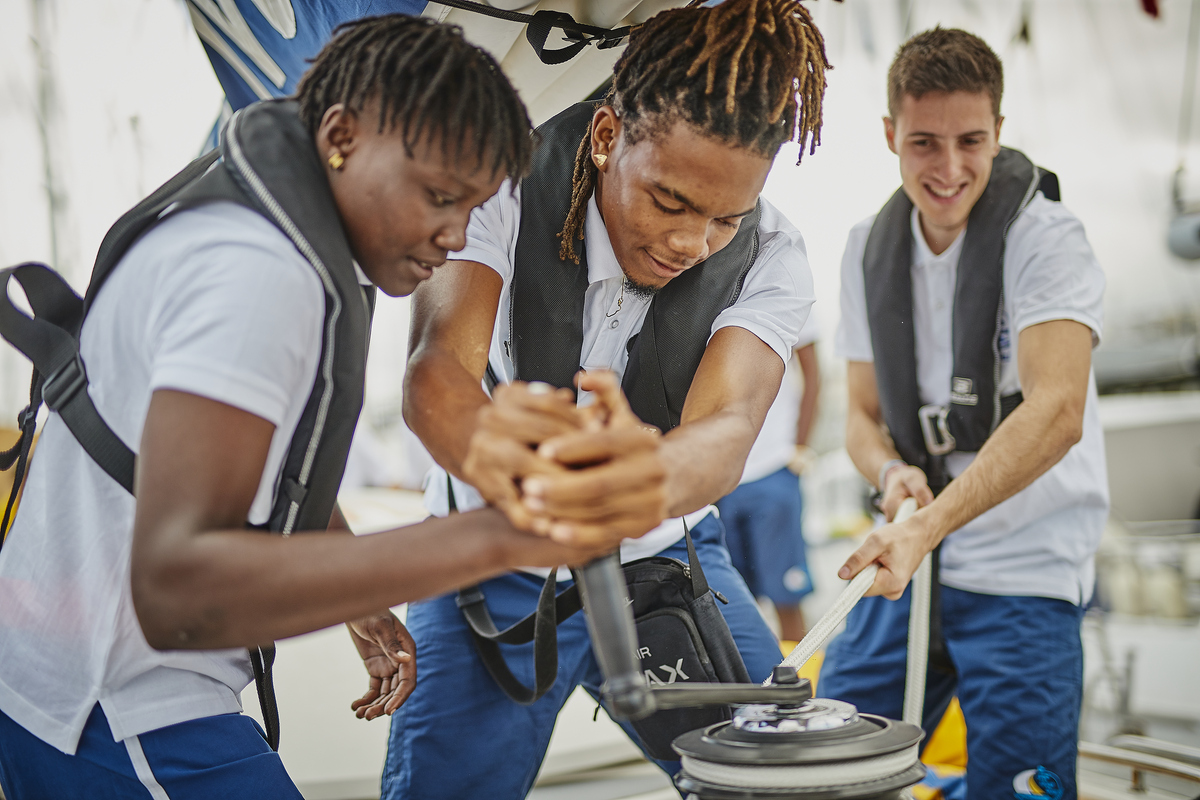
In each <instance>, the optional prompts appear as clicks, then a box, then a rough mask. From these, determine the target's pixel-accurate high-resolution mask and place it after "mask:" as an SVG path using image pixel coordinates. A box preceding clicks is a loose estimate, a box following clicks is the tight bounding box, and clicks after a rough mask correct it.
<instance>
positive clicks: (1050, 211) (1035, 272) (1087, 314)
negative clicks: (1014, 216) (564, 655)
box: [1004, 195, 1105, 346]
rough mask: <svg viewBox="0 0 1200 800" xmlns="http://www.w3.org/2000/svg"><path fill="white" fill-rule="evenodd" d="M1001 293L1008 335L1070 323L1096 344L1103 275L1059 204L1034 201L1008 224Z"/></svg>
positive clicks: (1078, 226)
mask: <svg viewBox="0 0 1200 800" xmlns="http://www.w3.org/2000/svg"><path fill="white" fill-rule="evenodd" d="M1004 272H1005V281H1004V282H1005V287H1004V288H1005V293H1006V294H1007V295H1008V296H1009V297H1011V298H1012V300H1011V304H1010V306H1009V308H1010V313H1011V314H1012V324H1013V329H1014V330H1015V331H1016V332H1017V333H1020V332H1021V331H1022V330H1024V329H1025V328H1028V327H1029V326H1031V325H1037V324H1039V323H1042V322H1049V321H1051V320H1056V319H1069V320H1074V321H1076V322H1079V323H1082V324H1084V325H1087V326H1088V327H1089V328H1091V330H1092V343H1093V346H1095V345H1096V344H1099V342H1100V334H1101V329H1102V327H1103V321H1104V284H1105V279H1104V270H1103V269H1102V268H1101V267H1100V263H1099V262H1098V261H1097V260H1096V256H1095V254H1094V253H1093V252H1092V248H1091V245H1090V244H1089V243H1088V240H1087V236H1086V234H1085V233H1084V230H1083V224H1082V223H1081V222H1080V221H1079V219H1078V218H1076V217H1075V215H1073V214H1072V213H1071V212H1070V211H1068V210H1067V209H1066V208H1064V207H1063V206H1062V204H1061V203H1053V202H1051V201H1049V200H1046V199H1045V198H1043V197H1042V196H1041V195H1038V196H1037V197H1036V198H1034V200H1033V201H1032V202H1031V203H1030V205H1029V208H1027V209H1026V211H1025V212H1024V213H1023V214H1022V215H1021V217H1020V218H1019V219H1018V220H1017V221H1016V222H1015V223H1014V224H1013V228H1012V231H1011V233H1010V234H1009V250H1008V251H1007V253H1006V257H1005V265H1004Z"/></svg>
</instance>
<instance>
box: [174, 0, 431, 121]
mask: <svg viewBox="0 0 1200 800" xmlns="http://www.w3.org/2000/svg"><path fill="white" fill-rule="evenodd" d="M186 2H187V6H188V10H189V11H190V12H191V15H192V24H193V25H194V26H195V28H196V33H197V34H198V35H199V37H200V41H201V43H202V44H203V45H204V51H205V52H206V53H207V54H208V58H209V60H210V61H211V62H212V66H213V71H214V72H215V73H216V74H217V80H219V81H220V82H221V86H222V88H224V90H225V97H226V98H227V99H228V101H229V106H230V108H231V109H232V110H234V111H237V110H238V109H239V108H242V107H243V106H246V105H249V104H250V103H253V102H255V101H256V100H259V99H265V98H266V97H285V96H288V95H291V94H292V93H293V92H294V91H295V89H296V83H297V82H298V81H299V80H300V76H301V75H303V74H304V71H305V70H306V69H307V68H308V59H310V58H312V57H313V56H315V55H316V54H317V53H318V52H320V50H321V48H322V47H323V46H324V45H325V43H326V42H328V41H329V38H330V35H331V34H332V33H333V29H334V28H336V27H337V26H338V25H340V24H342V23H343V22H349V21H350V20H355V19H361V18H362V17H369V16H376V15H379V14H394V13H402V14H413V15H417V14H420V13H421V12H422V11H424V10H425V6H426V5H427V3H426V2H425V0H186Z"/></svg>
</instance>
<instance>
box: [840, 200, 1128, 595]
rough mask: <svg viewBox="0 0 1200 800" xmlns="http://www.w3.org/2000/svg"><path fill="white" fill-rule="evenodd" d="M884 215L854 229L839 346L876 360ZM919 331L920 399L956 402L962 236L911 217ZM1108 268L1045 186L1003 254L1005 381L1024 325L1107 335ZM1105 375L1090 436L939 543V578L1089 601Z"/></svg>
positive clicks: (959, 468)
mask: <svg viewBox="0 0 1200 800" xmlns="http://www.w3.org/2000/svg"><path fill="white" fill-rule="evenodd" d="M874 220H875V218H874V217H871V218H869V219H866V220H864V221H863V222H860V223H859V224H858V225H855V226H854V228H853V229H852V230H851V231H850V237H849V241H848V242H847V244H846V252H845V255H844V257H843V259H842V291H841V311H842V317H841V322H840V324H839V326H838V331H837V337H836V339H835V350H836V352H837V354H838V355H839V356H840V357H842V358H845V359H847V360H849V361H867V362H873V361H874V353H873V349H872V346H871V330H870V326H869V324H868V321H867V304H866V293H865V288H864V280H863V265H862V262H863V254H864V251H865V249H866V242H867V236H868V234H869V233H870V231H871V225H872V224H873V223H874ZM912 230H913V255H912V285H913V327H914V334H915V337H916V355H917V383H918V385H919V388H920V393H921V402H922V403H933V404H937V405H948V404H949V402H950V381H951V377H952V375H951V373H952V371H953V362H954V357H953V349H952V348H953V336H952V329H953V312H954V287H955V284H956V282H957V268H958V258H959V254H960V253H961V252H962V243H963V237H964V236H965V232H964V233H963V234H960V235H959V237H958V239H956V240H955V241H954V243H953V244H952V245H951V246H950V247H949V248H947V249H946V250H945V251H944V252H943V253H942V254H941V255H936V256H935V255H934V254H933V253H932V251H930V249H929V246H928V245H927V244H926V242H925V237H924V236H923V235H922V233H921V228H920V222H919V219H918V215H917V210H916V209H915V208H914V209H913V213H912ZM1103 297H1104V272H1103V270H1102V269H1101V267H1100V264H1099V263H1098V262H1097V261H1096V257H1095V255H1094V254H1093V253H1092V248H1091V246H1090V245H1089V244H1088V241H1087V237H1086V236H1085V234H1084V230H1083V224H1082V223H1080V221H1079V220H1078V219H1077V218H1076V217H1075V216H1074V215H1073V214H1071V212H1070V211H1068V210H1067V209H1066V208H1065V207H1064V206H1063V205H1062V204H1061V203H1055V202H1051V201H1049V200H1047V199H1045V198H1044V197H1043V196H1042V195H1041V193H1038V194H1037V195H1036V196H1035V197H1034V199H1033V201H1032V202H1030V204H1029V206H1028V207H1027V208H1026V209H1025V210H1024V211H1023V212H1022V213H1021V215H1020V216H1019V217H1018V218H1017V220H1016V221H1015V222H1014V223H1013V225H1012V228H1011V229H1010V231H1009V234H1008V244H1007V247H1006V249H1005V252H1004V311H1003V318H1002V329H1001V330H1002V333H1001V362H1002V365H1001V371H1000V389H1001V392H1002V393H1003V394H1011V393H1012V392H1015V391H1018V390H1020V388H1021V382H1020V377H1019V376H1018V374H1017V345H1018V340H1019V336H1020V333H1021V331H1023V330H1024V329H1025V328H1028V327H1029V326H1031V325H1037V324H1038V323H1041V322H1049V321H1051V320H1060V319H1067V320H1074V321H1076V322H1080V323H1082V324H1084V325H1086V326H1088V327H1089V328H1091V330H1092V342H1093V346H1094V345H1095V344H1098V343H1099V341H1100V332H1101V327H1102V323H1103V317H1104V309H1103ZM1096 406H1097V400H1096V382H1095V379H1094V377H1093V378H1092V380H1091V381H1090V383H1089V386H1088V398H1087V407H1086V409H1085V411H1084V420H1083V438H1082V439H1081V440H1080V441H1079V443H1078V444H1076V445H1075V446H1074V447H1072V448H1071V449H1070V450H1069V451H1068V452H1067V454H1066V455H1065V456H1063V458H1062V460H1061V461H1059V462H1058V463H1057V464H1056V465H1054V466H1053V467H1051V468H1050V469H1049V470H1047V471H1046V472H1045V473H1044V474H1043V475H1042V476H1041V477H1039V478H1038V479H1037V480H1035V481H1034V482H1033V483H1032V484H1031V485H1030V486H1028V487H1027V488H1025V489H1024V490H1023V491H1021V492H1019V493H1018V494H1016V495H1014V496H1013V497H1011V498H1009V499H1008V500H1006V501H1004V502H1003V503H1000V504H999V505H997V506H996V507H994V508H992V509H991V510H989V511H987V512H985V513H983V514H981V515H980V516H979V517H977V518H976V519H974V520H972V521H971V522H969V523H967V524H966V525H964V526H963V527H962V528H961V529H959V530H958V531H956V532H955V533H952V534H951V535H950V536H948V537H947V538H946V540H945V543H944V544H943V546H942V561H941V576H942V583H944V584H946V585H947V586H952V587H954V588H956V589H963V590H966V591H972V592H981V593H983V594H1007V595H1025V596H1036V597H1052V598H1059V599H1062V600H1067V601H1070V602H1072V603H1077V604H1078V603H1083V602H1086V601H1087V600H1088V598H1090V597H1091V594H1092V589H1093V586H1094V584H1095V564H1094V561H1093V554H1094V553H1095V551H1096V547H1097V546H1098V544H1099V542H1100V534H1101V532H1102V531H1103V529H1104V523H1105V521H1106V519H1107V517H1108V475H1107V470H1106V468H1105V462H1104V439H1103V432H1102V431H1101V428H1100V418H1099V416H1098V412H1097V408H1096ZM974 457H975V456H974V454H972V453H952V454H950V455H949V456H948V457H947V459H946V462H947V468H948V470H949V472H950V474H951V475H952V476H957V475H960V474H962V472H963V470H964V469H966V468H967V466H968V465H969V464H970V463H971V461H972V460H973V459H974Z"/></svg>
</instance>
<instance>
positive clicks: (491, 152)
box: [296, 14, 534, 178]
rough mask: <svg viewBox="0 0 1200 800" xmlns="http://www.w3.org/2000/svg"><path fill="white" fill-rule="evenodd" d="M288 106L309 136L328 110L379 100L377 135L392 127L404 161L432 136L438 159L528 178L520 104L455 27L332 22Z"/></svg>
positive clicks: (528, 150)
mask: <svg viewBox="0 0 1200 800" xmlns="http://www.w3.org/2000/svg"><path fill="white" fill-rule="evenodd" d="M296 100H297V101H298V102H299V104H300V119H301V120H302V121H303V122H304V124H305V125H306V126H307V127H308V129H309V131H310V132H312V134H313V135H314V136H315V135H316V133H317V130H318V129H319V128H320V126H321V119H322V118H323V117H324V116H325V112H326V111H327V110H329V108H330V106H333V105H336V104H337V103H342V104H343V105H345V106H346V108H348V109H350V110H351V111H354V112H355V113H360V112H361V111H362V109H363V107H364V106H365V105H366V104H368V103H370V102H374V101H378V103H379V130H380V132H383V131H384V130H385V129H386V128H393V129H399V131H400V134H401V136H402V137H403V139H404V145H405V147H407V148H408V150H409V152H410V154H411V152H412V148H413V145H415V144H416V143H417V141H418V140H419V139H420V138H421V137H422V136H423V135H426V134H428V135H430V136H437V137H440V138H441V144H442V147H443V149H444V151H445V153H446V155H448V156H452V157H454V158H456V159H459V158H462V157H463V155H464V154H466V155H468V156H472V155H473V156H474V157H475V158H477V159H478V164H479V165H480V166H481V167H482V166H484V165H485V164H487V165H488V166H490V168H491V170H492V174H493V175H495V174H497V173H498V172H500V171H501V170H503V171H504V173H506V174H507V175H509V176H511V177H514V178H517V177H520V176H522V175H524V174H525V173H526V172H528V171H529V165H530V161H531V159H532V155H533V146H534V143H533V139H532V126H531V125H530V122H529V115H528V114H527V113H526V111H525V106H524V104H523V103H522V102H521V100H520V98H519V97H518V96H517V92H516V90H515V89H514V88H513V87H512V84H511V83H509V81H508V78H506V77H505V75H504V73H503V72H501V70H500V66H499V65H498V64H497V63H496V61H495V59H493V58H492V57H491V56H490V55H488V54H487V53H485V52H484V51H483V50H481V49H479V48H478V47H476V46H475V45H473V44H471V43H469V42H468V41H467V40H466V39H464V38H463V35H462V29H461V28H459V27H458V26H457V25H444V24H441V23H439V22H436V21H434V20H432V19H428V18H425V17H410V16H407V15H404V14H388V15H385V16H378V17H365V18H363V19H359V20H355V21H353V22H347V23H345V24H344V25H340V26H338V27H337V29H336V30H334V32H333V38H332V39H331V40H330V41H329V43H328V44H326V45H325V47H324V48H323V49H322V50H321V52H320V53H318V54H317V56H316V58H314V59H313V60H312V67H310V68H309V70H308V72H306V73H305V74H304V77H303V78H301V79H300V83H299V85H297V87H296ZM468 136H470V141H469V142H468V141H467V137H468ZM489 158H490V164H488V163H487V161H486V159H489Z"/></svg>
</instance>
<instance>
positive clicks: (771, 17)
mask: <svg viewBox="0 0 1200 800" xmlns="http://www.w3.org/2000/svg"><path fill="white" fill-rule="evenodd" d="M700 2H701V0H692V2H691V3H689V4H688V6H687V7H686V8H678V9H673V10H669V11H664V12H662V13H660V14H657V15H655V16H653V17H651V18H650V19H649V20H647V21H646V23H645V24H643V25H641V26H640V27H638V28H636V29H635V30H634V31H633V33H632V35H631V36H630V39H629V46H628V48H626V50H625V52H624V53H623V54H622V56H621V58H620V59H619V60H618V61H617V63H616V66H615V67H614V68H613V82H612V88H611V89H610V90H609V92H608V96H607V97H606V98H605V102H606V103H608V104H609V105H611V106H612V107H613V109H614V110H615V111H616V112H617V115H618V116H619V117H620V118H621V119H622V121H623V123H624V136H625V137H626V140H627V141H628V142H629V143H631V144H632V143H634V142H637V141H639V140H641V139H642V138H645V137H646V136H654V135H656V134H658V133H661V132H662V131H664V130H666V128H667V127H669V126H670V125H671V124H672V123H674V122H675V121H677V120H683V121H685V122H687V123H688V124H690V125H692V126H693V127H695V128H696V129H697V130H699V131H700V132H701V133H703V134H705V135H707V136H711V137H714V138H716V139H719V140H721V141H723V142H727V143H729V144H731V145H734V146H736V147H744V148H748V149H750V150H752V151H754V152H756V153H760V154H762V155H763V156H765V157H767V158H773V157H774V156H775V153H776V152H777V151H778V150H779V146H780V145H782V144H783V143H784V142H787V141H795V142H799V144H800V156H801V157H803V155H804V148H805V146H808V147H809V152H810V153H811V152H813V150H815V149H816V146H817V145H818V144H820V142H821V98H822V97H823V96H824V94H825V70H827V69H830V66H829V61H828V59H827V58H826V56H825V41H824V39H823V38H822V37H821V32H820V31H818V30H817V28H816V25H814V24H813V21H812V16H811V15H810V14H809V12H808V9H806V8H805V7H804V6H802V5H800V3H799V2H798V0H725V2H723V3H721V4H719V5H716V6H712V7H704V6H701V5H700ZM797 163H799V162H797ZM596 173H597V169H596V166H595V164H594V163H593V162H592V154H591V131H590V130H589V131H588V134H587V135H586V136H584V138H583V141H582V142H580V144H579V150H578V151H577V152H576V155H575V172H574V176H573V182H572V193H571V210H570V212H569V213H568V214H567V220H566V224H565V225H564V226H563V229H562V232H561V233H560V234H559V236H560V238H561V240H562V243H561V245H560V248H559V258H561V259H562V260H563V261H566V260H567V259H571V260H572V261H574V262H575V263H579V256H578V254H577V253H576V251H575V242H576V240H579V241H582V240H583V223H584V219H585V217H586V213H587V202H588V198H590V197H591V195H592V192H593V190H594V189H595V186H596Z"/></svg>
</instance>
